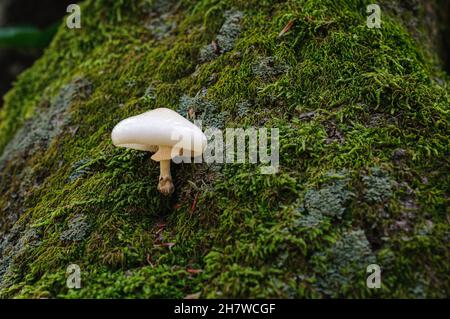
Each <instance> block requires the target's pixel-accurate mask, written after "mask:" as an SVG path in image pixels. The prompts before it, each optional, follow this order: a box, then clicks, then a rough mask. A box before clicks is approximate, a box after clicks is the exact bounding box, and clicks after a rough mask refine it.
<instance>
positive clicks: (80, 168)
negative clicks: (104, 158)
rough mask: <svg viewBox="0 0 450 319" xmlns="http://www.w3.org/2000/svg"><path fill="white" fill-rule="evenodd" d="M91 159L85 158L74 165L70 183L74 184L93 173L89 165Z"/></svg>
mask: <svg viewBox="0 0 450 319" xmlns="http://www.w3.org/2000/svg"><path fill="white" fill-rule="evenodd" d="M90 161H91V160H90V159H89V158H84V159H82V160H80V161H78V162H76V163H75V164H73V165H72V173H71V174H70V175H69V178H68V180H69V182H71V183H72V182H74V181H76V180H77V179H79V178H81V177H83V176H86V175H87V174H89V173H90V172H91V170H90V168H89V163H90Z"/></svg>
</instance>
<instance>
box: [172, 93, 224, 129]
mask: <svg viewBox="0 0 450 319" xmlns="http://www.w3.org/2000/svg"><path fill="white" fill-rule="evenodd" d="M206 93H207V92H206V90H203V91H200V92H199V93H197V94H196V95H195V96H194V97H190V96H188V95H183V96H182V97H181V98H180V104H179V107H178V110H177V111H178V113H180V114H181V115H182V116H184V117H186V118H188V119H190V120H197V121H201V122H202V126H203V128H208V127H214V128H223V127H225V123H226V120H227V118H228V116H229V113H228V112H227V111H225V112H221V110H220V108H219V107H218V105H217V104H216V103H214V102H212V101H210V100H209V99H208V98H207V97H206Z"/></svg>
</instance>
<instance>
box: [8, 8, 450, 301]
mask: <svg viewBox="0 0 450 319" xmlns="http://www.w3.org/2000/svg"><path fill="white" fill-rule="evenodd" d="M402 3H403V2H402ZM366 4H368V2H367V1H362V0H352V1H348V0H347V1H344V0H342V1H331V0H320V1H317V0H315V1H312V0H292V1H287V2H284V3H274V2H273V1H246V2H242V1H233V0H227V1H219V2H217V1H210V0H202V1H190V0H184V1H181V2H179V3H178V2H177V1H135V2H133V3H130V2H126V1H111V0H99V1H97V0H96V1H93V0H89V1H86V2H85V3H84V4H83V18H82V19H83V28H82V29H80V30H68V29H65V28H64V27H62V28H61V29H60V30H59V32H58V34H57V36H56V38H55V39H54V41H53V43H52V44H51V46H50V47H49V48H48V49H47V51H46V53H45V55H44V56H43V57H42V58H41V59H40V60H39V61H37V62H36V64H35V65H34V66H33V67H32V68H30V69H29V70H27V71H26V72H25V73H23V74H22V75H21V76H20V78H19V79H18V81H17V83H16V84H15V86H14V88H13V89H12V90H11V91H10V92H9V93H8V94H7V96H6V97H5V104H4V107H3V109H2V111H1V113H0V151H2V155H1V160H0V168H1V179H0V193H1V194H2V196H1V197H0V238H1V241H0V242H1V244H0V296H1V297H36V298H37V297H59V298H64V297H69V298H76V297H82V298H91V297H107V298H115V297H127V298H128V297H142V298H146V297H174V298H182V297H184V296H186V295H190V294H198V293H200V296H201V297H261V298H262V297H329V296H332V297H337V296H339V297H368V296H371V297H372V296H377V297H422V296H427V297H446V296H448V295H449V292H450V288H449V282H450V280H449V279H450V278H449V273H450V271H449V269H448V259H449V257H450V256H449V252H448V249H446V247H447V246H448V245H446V243H448V240H449V236H448V234H449V231H450V229H449V226H448V220H447V215H448V200H447V198H448V189H449V177H448V173H447V171H448V155H449V154H448V145H449V137H448V136H449V134H448V131H449V130H448V105H449V89H448V88H449V87H448V78H447V77H446V76H445V75H444V74H443V73H442V72H441V71H439V67H438V65H436V61H437V59H436V57H435V56H434V53H433V49H432V48H431V47H430V46H429V45H428V42H426V41H421V40H420V39H421V38H422V37H423V35H420V34H421V33H424V30H425V29H424V28H422V26H421V25H420V23H419V24H418V25H410V24H408V25H405V20H404V17H405V16H409V15H411V12H410V11H408V6H404V5H401V4H400V2H398V5H399V6H400V8H401V9H402V10H403V11H402V12H400V13H399V12H398V11H395V10H393V11H391V10H390V9H389V8H388V7H386V8H387V9H386V10H384V11H383V28H382V29H380V30H375V29H372V30H371V29H368V28H367V27H366V24H365V22H366V12H365V8H366ZM289 21H293V22H294V24H293V27H292V28H291V30H290V31H289V32H288V33H286V34H285V35H284V36H283V37H281V38H279V37H278V34H279V32H280V31H281V30H282V29H283V28H284V26H285V25H286V24H287V23H288V22H289ZM213 40H214V41H215V42H216V44H218V49H217V50H218V51H217V52H216V51H214V52H212V51H211V50H212V49H214V45H213V44H212V41H213ZM208 50H209V51H208ZM207 51H208V52H209V54H206V56H208V58H205V52H207ZM437 78H439V79H444V80H443V81H437V80H436V79H437ZM156 107H168V108H171V109H174V110H178V111H179V112H180V113H182V114H183V115H188V114H194V115H195V117H196V118H197V119H203V120H204V124H203V125H204V126H217V127H236V126H242V127H251V126H255V127H268V128H270V127H276V128H279V130H280V172H279V173H278V174H277V175H273V176H272V175H260V174H259V172H260V171H259V167H258V165H259V164H258V165H257V164H248V165H222V166H220V165H206V164H180V165H173V168H172V169H173V175H174V181H175V186H176V193H175V194H174V196H173V197H171V198H169V199H167V198H164V197H162V196H161V195H160V194H159V193H158V191H157V190H156V185H157V179H158V172H159V170H158V165H157V163H154V162H152V161H151V160H150V158H149V154H146V153H143V152H138V151H130V150H125V149H119V148H115V147H113V145H112V144H111V141H110V133H111V130H112V128H113V127H114V125H115V124H116V123H117V122H119V121H120V120H121V119H123V118H126V117H128V116H131V115H136V114H139V113H141V112H144V111H147V110H149V109H153V108H156ZM399 149H402V150H404V151H405V152H402V155H401V156H400V157H399V156H397V155H398V154H397V155H396V156H393V154H394V153H395V152H396V151H398V150H399ZM378 168H379V169H378ZM330 172H338V173H330ZM430 225H432V226H430ZM374 261H376V262H377V263H379V264H380V265H381V267H382V269H383V275H382V289H380V290H377V291H375V292H374V291H369V290H368V289H367V288H366V287H365V276H366V272H365V271H366V267H367V265H366V264H367V263H372V262H374ZM72 263H76V264H78V265H79V266H80V267H81V271H82V285H83V288H82V289H81V290H69V289H68V288H66V285H65V281H66V268H67V266H68V265H69V264H72ZM190 269H197V270H201V272H200V273H198V274H193V273H192V272H189V271H188V270H190Z"/></svg>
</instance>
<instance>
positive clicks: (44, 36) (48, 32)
mask: <svg viewBox="0 0 450 319" xmlns="http://www.w3.org/2000/svg"><path fill="white" fill-rule="evenodd" d="M57 29H58V24H55V25H52V26H50V27H48V28H46V29H44V30H40V29H38V28H35V27H32V26H20V27H4V28H0V48H15V49H21V48H44V47H46V46H47V45H48V44H49V43H50V41H51V40H52V38H53V36H54V35H55V33H56V31H57Z"/></svg>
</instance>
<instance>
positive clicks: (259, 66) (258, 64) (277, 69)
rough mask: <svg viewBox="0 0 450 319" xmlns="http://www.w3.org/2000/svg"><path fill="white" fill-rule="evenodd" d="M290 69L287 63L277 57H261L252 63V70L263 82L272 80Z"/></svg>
mask: <svg viewBox="0 0 450 319" xmlns="http://www.w3.org/2000/svg"><path fill="white" fill-rule="evenodd" d="M287 69H288V67H287V65H286V64H285V63H282V62H280V61H278V59H277V58H275V57H271V56H269V57H261V58H259V59H257V60H256V61H255V62H254V63H253V65H252V71H253V74H254V75H255V76H257V77H258V78H260V79H261V80H262V81H263V82H267V81H270V80H272V79H274V78H275V77H277V76H279V75H281V74H283V73H284V72H286V70H287Z"/></svg>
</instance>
